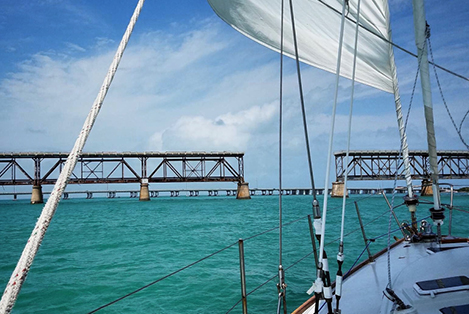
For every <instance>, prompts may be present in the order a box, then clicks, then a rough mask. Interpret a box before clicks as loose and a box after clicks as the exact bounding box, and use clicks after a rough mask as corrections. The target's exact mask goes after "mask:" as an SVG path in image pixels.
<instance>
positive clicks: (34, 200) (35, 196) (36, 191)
mask: <svg viewBox="0 0 469 314" xmlns="http://www.w3.org/2000/svg"><path fill="white" fill-rule="evenodd" d="M42 203H44V197H43V195H42V186H41V185H33V192H32V193H31V204H42Z"/></svg>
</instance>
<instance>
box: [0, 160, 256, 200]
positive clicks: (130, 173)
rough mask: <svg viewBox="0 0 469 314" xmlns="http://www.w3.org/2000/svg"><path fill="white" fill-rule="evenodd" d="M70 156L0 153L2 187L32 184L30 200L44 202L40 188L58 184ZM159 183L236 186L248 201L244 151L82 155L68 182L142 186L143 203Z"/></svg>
mask: <svg viewBox="0 0 469 314" xmlns="http://www.w3.org/2000/svg"><path fill="white" fill-rule="evenodd" d="M67 157H68V153H42V152H23V153H0V185H32V186H33V190H32V196H31V202H32V203H42V202H43V193H42V185H44V184H55V182H56V180H57V178H58V176H59V174H60V171H61V170H62V168H63V166H64V164H65V162H66V160H67ZM156 182H158V183H163V182H237V183H238V188H237V190H238V193H237V196H238V198H245V197H249V190H248V184H247V183H246V182H244V153H242V152H165V153H162V152H121V153H118V152H96V153H83V154H81V156H80V157H79V159H78V162H77V165H76V166H75V169H74V170H73V172H72V175H71V177H70V180H69V182H68V184H96V183H98V184H107V183H140V193H139V198H140V200H149V199H150V196H149V189H148V184H149V183H156ZM246 190H247V192H246ZM246 194H247V195H246Z"/></svg>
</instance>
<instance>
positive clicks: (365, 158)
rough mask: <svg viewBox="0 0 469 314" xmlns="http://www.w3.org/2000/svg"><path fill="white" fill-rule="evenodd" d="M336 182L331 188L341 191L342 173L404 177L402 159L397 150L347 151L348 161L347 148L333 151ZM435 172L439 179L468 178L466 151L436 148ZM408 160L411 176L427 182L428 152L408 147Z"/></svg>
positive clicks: (361, 176)
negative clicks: (410, 149) (436, 170)
mask: <svg viewBox="0 0 469 314" xmlns="http://www.w3.org/2000/svg"><path fill="white" fill-rule="evenodd" d="M334 156H335V166H336V167H335V168H336V182H334V184H335V187H334V186H333V190H334V188H335V189H336V190H337V191H338V192H337V193H338V194H340V185H342V186H343V181H344V178H345V174H347V180H394V179H395V178H396V176H397V179H398V180H403V179H405V177H404V162H403V160H402V156H400V153H399V151H397V150H396V151H395V150H378V151H369V150H366V151H350V152H349V161H348V163H347V160H346V152H345V151H341V152H336V153H334ZM437 156H438V176H439V178H441V179H469V151H453V150H450V151H448V150H444V151H443V150H442V151H437ZM409 163H410V171H411V177H412V179H413V180H422V187H425V186H428V185H429V182H430V180H431V179H430V178H431V176H430V162H429V159H428V152H427V151H423V150H412V151H409ZM430 192H431V188H428V189H425V188H422V194H424V195H429V194H430Z"/></svg>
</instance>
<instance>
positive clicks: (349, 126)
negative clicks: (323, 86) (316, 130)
mask: <svg viewBox="0 0 469 314" xmlns="http://www.w3.org/2000/svg"><path fill="white" fill-rule="evenodd" d="M360 4H361V1H360V0H358V3H357V23H356V25H355V48H354V52H353V68H352V91H351V93H350V111H349V118H348V138H347V152H346V154H345V165H346V171H345V176H344V195H343V198H342V222H341V226H340V243H343V242H344V227H345V205H346V200H347V178H348V171H347V168H348V163H349V154H350V138H351V134H352V112H353V98H354V95H355V70H356V66H357V49H358V25H359V24H360Z"/></svg>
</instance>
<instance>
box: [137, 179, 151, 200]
mask: <svg viewBox="0 0 469 314" xmlns="http://www.w3.org/2000/svg"><path fill="white" fill-rule="evenodd" d="M139 200H140V201H149V200H150V193H149V191H148V179H143V180H142V183H140V197H139Z"/></svg>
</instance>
